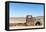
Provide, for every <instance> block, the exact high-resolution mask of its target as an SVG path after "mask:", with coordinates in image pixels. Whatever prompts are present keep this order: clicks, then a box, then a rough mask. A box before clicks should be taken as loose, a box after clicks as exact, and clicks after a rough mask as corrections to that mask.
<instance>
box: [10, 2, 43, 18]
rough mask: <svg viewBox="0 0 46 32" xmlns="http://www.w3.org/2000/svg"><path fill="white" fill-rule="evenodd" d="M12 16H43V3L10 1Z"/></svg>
mask: <svg viewBox="0 0 46 32" xmlns="http://www.w3.org/2000/svg"><path fill="white" fill-rule="evenodd" d="M9 8H10V10H9V12H10V17H25V16H26V15H32V16H43V8H44V6H43V5H40V4H22V3H10V7H9Z"/></svg>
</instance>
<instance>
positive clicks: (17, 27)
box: [9, 26, 43, 29]
mask: <svg viewBox="0 0 46 32" xmlns="http://www.w3.org/2000/svg"><path fill="white" fill-rule="evenodd" d="M42 27H43V26H12V27H9V29H25V28H42Z"/></svg>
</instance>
